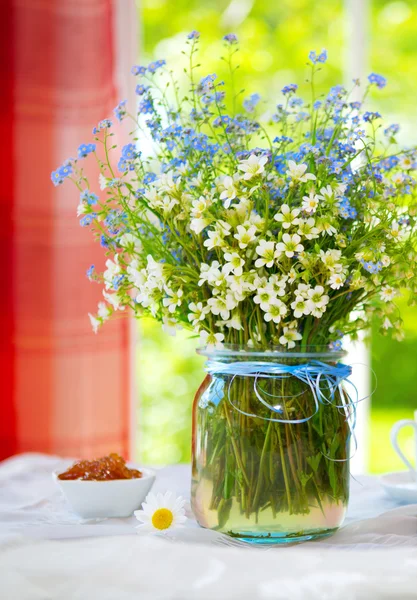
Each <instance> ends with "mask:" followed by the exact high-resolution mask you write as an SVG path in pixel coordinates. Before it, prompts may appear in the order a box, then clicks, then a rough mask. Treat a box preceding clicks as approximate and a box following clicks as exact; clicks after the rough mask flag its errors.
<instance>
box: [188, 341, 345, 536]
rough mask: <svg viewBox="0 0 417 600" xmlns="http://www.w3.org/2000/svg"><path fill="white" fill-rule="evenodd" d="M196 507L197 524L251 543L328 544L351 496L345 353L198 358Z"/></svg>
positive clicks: (238, 353) (232, 351)
mask: <svg viewBox="0 0 417 600" xmlns="http://www.w3.org/2000/svg"><path fill="white" fill-rule="evenodd" d="M199 352H200V353H201V354H203V355H205V356H207V358H208V361H207V365H206V370H207V373H208V374H207V376H206V378H205V380H204V382H203V384H202V385H201V386H200V389H199V391H198V393H197V395H196V398H195V401H194V409H193V482H192V506H193V510H194V513H195V515H196V518H197V520H198V522H199V523H200V525H202V526H203V527H208V528H212V529H216V530H218V531H222V532H224V533H228V534H229V535H232V536H234V537H238V538H240V539H243V540H245V541H250V542H254V543H262V544H265V543H285V542H294V541H302V540H306V539H312V538H315V537H321V536H323V535H329V534H331V533H333V532H334V531H336V530H337V529H338V527H340V525H341V523H342V522H343V519H344V516H345V512H346V506H347V502H348V496H349V448H350V441H351V438H352V433H353V427H354V419H355V403H356V401H357V398H356V399H355V400H353V401H352V400H351V399H350V398H349V396H348V394H347V391H346V386H347V384H348V383H350V382H349V379H348V378H349V375H350V374H351V368H350V367H349V366H347V365H344V364H343V363H341V362H340V360H341V359H342V358H343V356H344V353H343V352H330V351H329V350H328V349H327V348H326V349H323V350H321V349H319V350H317V348H315V349H314V351H312V352H311V351H309V352H305V351H303V352H301V351H296V352H283V351H280V350H270V351H266V352H263V351H256V350H252V349H247V348H244V349H242V348H236V347H226V348H224V349H221V350H217V349H214V348H211V349H210V348H206V349H201V350H200V351H199Z"/></svg>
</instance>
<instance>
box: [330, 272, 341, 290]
mask: <svg viewBox="0 0 417 600" xmlns="http://www.w3.org/2000/svg"><path fill="white" fill-rule="evenodd" d="M344 283H345V276H344V274H343V273H333V275H331V277H330V279H329V281H328V284H329V285H330V287H331V288H332V289H333V290H338V289H339V288H341V287H342V285H343V284H344Z"/></svg>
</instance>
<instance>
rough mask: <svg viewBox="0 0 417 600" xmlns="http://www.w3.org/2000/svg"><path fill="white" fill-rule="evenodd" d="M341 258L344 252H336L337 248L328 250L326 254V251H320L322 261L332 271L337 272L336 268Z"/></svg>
mask: <svg viewBox="0 0 417 600" xmlns="http://www.w3.org/2000/svg"><path fill="white" fill-rule="evenodd" d="M341 256H342V252H341V251H340V250H336V248H334V249H331V250H326V252H324V250H320V260H321V262H322V263H323V264H324V265H326V267H327V268H328V269H329V270H330V271H333V270H335V266H336V264H337V263H338V261H339V260H340V258H341Z"/></svg>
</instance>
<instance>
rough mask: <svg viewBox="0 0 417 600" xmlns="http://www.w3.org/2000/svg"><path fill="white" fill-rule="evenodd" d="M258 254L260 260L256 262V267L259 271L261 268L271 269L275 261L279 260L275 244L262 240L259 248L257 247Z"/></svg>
mask: <svg viewBox="0 0 417 600" xmlns="http://www.w3.org/2000/svg"><path fill="white" fill-rule="evenodd" d="M256 254H258V255H259V256H260V258H258V259H257V260H256V261H255V267H256V268H257V269H259V268H260V267H268V268H269V269H270V268H271V267H272V265H273V264H274V261H275V259H276V258H278V253H277V251H276V248H275V242H267V241H266V240H260V241H259V246H257V247H256Z"/></svg>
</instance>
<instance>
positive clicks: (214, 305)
mask: <svg viewBox="0 0 417 600" xmlns="http://www.w3.org/2000/svg"><path fill="white" fill-rule="evenodd" d="M207 304H208V306H209V307H210V310H211V312H212V313H213V315H216V316H217V315H220V316H221V318H222V319H223V320H224V321H227V319H229V317H230V311H231V310H233V309H234V308H236V305H237V302H236V300H235V298H234V297H233V295H232V294H227V295H226V297H225V298H224V297H222V296H215V297H214V298H210V299H209V300H208V301H207Z"/></svg>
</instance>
